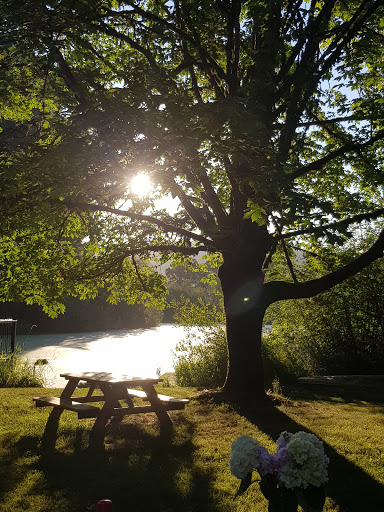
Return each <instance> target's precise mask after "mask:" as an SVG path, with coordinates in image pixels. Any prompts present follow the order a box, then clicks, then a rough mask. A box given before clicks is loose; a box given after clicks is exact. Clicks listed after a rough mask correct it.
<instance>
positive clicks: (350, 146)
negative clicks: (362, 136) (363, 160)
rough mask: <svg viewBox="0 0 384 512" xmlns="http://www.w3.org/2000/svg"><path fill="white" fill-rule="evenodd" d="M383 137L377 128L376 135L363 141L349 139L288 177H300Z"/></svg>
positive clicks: (381, 131) (383, 134) (382, 133)
mask: <svg viewBox="0 0 384 512" xmlns="http://www.w3.org/2000/svg"><path fill="white" fill-rule="evenodd" d="M381 139H384V129H382V130H379V131H378V132H377V133H376V135H374V136H373V137H371V138H370V139H368V140H367V141H365V142H356V141H351V142H347V144H344V146H341V147H339V148H338V149H335V150H334V151H331V152H330V153H328V155H325V156H324V157H323V158H319V160H315V161H314V162H310V163H309V164H307V165H304V166H303V167H300V168H299V169H297V170H296V171H295V172H293V173H291V174H290V177H292V178H293V179H296V178H300V177H301V176H304V174H307V173H308V172H310V171H319V170H320V169H322V168H323V167H324V166H325V165H326V164H327V163H329V162H331V161H332V160H334V159H335V158H337V157H338V156H342V155H344V154H345V153H350V152H358V151H360V150H361V149H364V148H367V147H369V146H372V145H373V144H374V143H375V142H377V141H378V140H381Z"/></svg>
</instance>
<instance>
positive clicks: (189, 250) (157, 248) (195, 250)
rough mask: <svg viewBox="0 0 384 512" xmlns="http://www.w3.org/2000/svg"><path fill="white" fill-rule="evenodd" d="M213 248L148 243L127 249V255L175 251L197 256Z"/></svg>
mask: <svg viewBox="0 0 384 512" xmlns="http://www.w3.org/2000/svg"><path fill="white" fill-rule="evenodd" d="M211 250H212V247H207V246H205V245H198V246H196V247H187V246H184V245H146V246H143V247H138V248H135V249H130V250H127V251H126V253H125V254H126V255H127V256H128V255H131V256H132V255H135V254H144V253H148V252H173V253H180V254H184V255H186V256H195V255H197V254H199V253H200V252H209V251H211Z"/></svg>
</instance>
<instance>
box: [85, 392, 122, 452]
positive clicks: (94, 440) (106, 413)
mask: <svg viewBox="0 0 384 512" xmlns="http://www.w3.org/2000/svg"><path fill="white" fill-rule="evenodd" d="M99 387H100V389H101V391H102V392H103V394H104V396H105V403H104V405H103V407H102V408H101V410H100V413H99V414H98V416H97V418H96V420H95V423H94V424H93V427H92V430H91V437H90V443H89V444H90V447H93V448H101V447H102V446H103V445H104V437H105V427H106V426H107V423H108V420H109V419H110V417H111V416H112V413H113V409H114V408H115V407H121V405H120V403H119V401H118V399H117V398H116V397H115V396H114V393H113V391H112V388H111V386H110V385H109V384H106V383H101V382H100V383H99Z"/></svg>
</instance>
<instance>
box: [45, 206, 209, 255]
mask: <svg viewBox="0 0 384 512" xmlns="http://www.w3.org/2000/svg"><path fill="white" fill-rule="evenodd" d="M55 204H61V205H63V206H65V207H66V208H68V209H69V210H71V209H72V210H82V211H93V212H107V213H113V214H115V215H120V216H122V217H129V218H131V219H133V220H139V221H145V222H148V223H150V224H154V225H156V226H159V227H160V228H161V229H162V230H163V231H165V232H169V233H178V234H179V235H182V236H185V237H187V238H190V239H192V240H197V241H198V242H202V243H203V244H205V245H206V246H207V247H211V248H212V245H213V242H212V241H211V240H209V238H206V237H205V236H202V235H199V234H198V233H193V232H192V231H188V230H187V229H183V228H179V227H178V226H173V225H172V224H168V223H167V222H164V221H163V220H160V219H156V218H155V217H151V216H150V215H142V214H139V213H133V212H129V211H127V210H119V209H118V208H110V207H109V206H100V205H97V204H89V203H77V202H72V201H55Z"/></svg>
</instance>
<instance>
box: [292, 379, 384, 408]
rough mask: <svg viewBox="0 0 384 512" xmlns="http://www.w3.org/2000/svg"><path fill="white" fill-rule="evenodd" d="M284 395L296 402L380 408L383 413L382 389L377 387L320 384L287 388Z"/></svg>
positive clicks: (383, 395)
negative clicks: (319, 402) (319, 401)
mask: <svg viewBox="0 0 384 512" xmlns="http://www.w3.org/2000/svg"><path fill="white" fill-rule="evenodd" d="M286 393H287V395H288V396H290V397H291V398H294V399H296V400H308V401H312V400H323V401H326V402H332V403H333V402H336V401H337V402H341V403H342V402H344V403H353V404H356V405H362V406H364V407H366V406H367V405H368V406H369V405H373V406H380V407H382V408H383V411H384V389H383V385H382V384H381V383H378V385H377V386H375V387H374V386H324V385H323V386H322V385H320V384H312V385H301V386H300V387H293V386H292V387H287V388H286Z"/></svg>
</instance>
